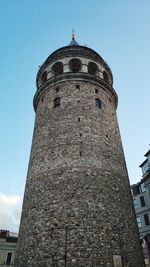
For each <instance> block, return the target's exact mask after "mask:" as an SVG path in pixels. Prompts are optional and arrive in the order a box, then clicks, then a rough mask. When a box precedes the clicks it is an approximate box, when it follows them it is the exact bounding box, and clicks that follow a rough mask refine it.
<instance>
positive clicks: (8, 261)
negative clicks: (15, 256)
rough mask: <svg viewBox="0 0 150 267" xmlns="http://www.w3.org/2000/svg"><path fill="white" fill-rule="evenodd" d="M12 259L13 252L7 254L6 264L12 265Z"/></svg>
mask: <svg viewBox="0 0 150 267" xmlns="http://www.w3.org/2000/svg"><path fill="white" fill-rule="evenodd" d="M11 258H12V252H8V253H7V259H6V264H10V263H11Z"/></svg>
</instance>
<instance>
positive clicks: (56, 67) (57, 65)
mask: <svg viewBox="0 0 150 267" xmlns="http://www.w3.org/2000/svg"><path fill="white" fill-rule="evenodd" d="M52 72H53V73H54V74H55V75H59V74H62V73H63V64H62V62H56V63H55V64H54V65H53V66H52Z"/></svg>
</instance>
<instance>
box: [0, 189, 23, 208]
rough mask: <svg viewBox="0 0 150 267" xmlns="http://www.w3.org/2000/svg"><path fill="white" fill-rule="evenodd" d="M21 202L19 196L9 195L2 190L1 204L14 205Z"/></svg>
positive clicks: (0, 195)
mask: <svg viewBox="0 0 150 267" xmlns="http://www.w3.org/2000/svg"><path fill="white" fill-rule="evenodd" d="M18 203H19V196H18V195H12V196H8V195H5V194H3V193H1V192H0V205H4V206H13V205H16V204H18Z"/></svg>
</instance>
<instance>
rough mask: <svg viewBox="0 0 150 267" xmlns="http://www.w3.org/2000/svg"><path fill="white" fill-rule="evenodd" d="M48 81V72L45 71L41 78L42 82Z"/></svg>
mask: <svg viewBox="0 0 150 267" xmlns="http://www.w3.org/2000/svg"><path fill="white" fill-rule="evenodd" d="M46 81H47V71H44V72H43V73H42V76H41V82H42V83H45V82H46Z"/></svg>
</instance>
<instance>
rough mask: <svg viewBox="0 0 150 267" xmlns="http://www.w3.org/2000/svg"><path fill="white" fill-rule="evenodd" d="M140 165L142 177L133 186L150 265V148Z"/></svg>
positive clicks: (144, 249)
mask: <svg viewBox="0 0 150 267" xmlns="http://www.w3.org/2000/svg"><path fill="white" fill-rule="evenodd" d="M144 156H145V157H146V159H145V160H144V162H142V164H141V165H140V168H141V169H142V179H141V181H140V182H139V183H137V184H134V185H132V186H131V191H132V196H133V203H134V208H135V213H136V219H137V224H138V228H139V232H140V237H141V241H142V245H143V252H144V258H145V262H146V265H148V266H150V264H149V262H150V150H149V151H148V152H147V153H146V154H145V155H144Z"/></svg>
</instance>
